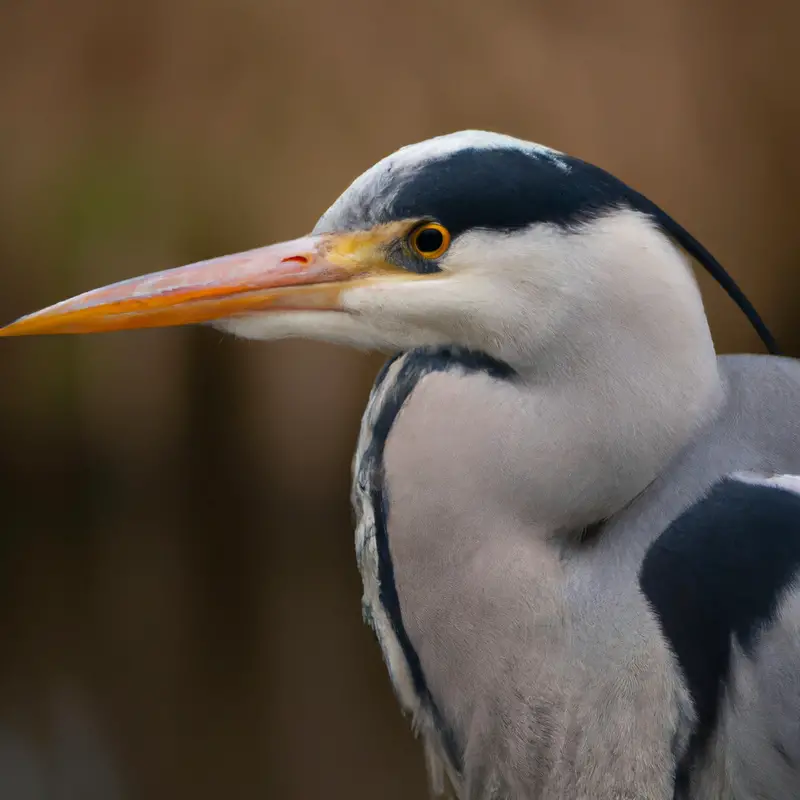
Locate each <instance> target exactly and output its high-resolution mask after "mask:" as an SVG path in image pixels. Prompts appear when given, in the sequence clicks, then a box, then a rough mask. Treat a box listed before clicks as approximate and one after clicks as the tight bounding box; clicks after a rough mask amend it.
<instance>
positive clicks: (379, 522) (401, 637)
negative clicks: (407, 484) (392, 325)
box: [357, 347, 514, 769]
mask: <svg viewBox="0 0 800 800" xmlns="http://www.w3.org/2000/svg"><path fill="white" fill-rule="evenodd" d="M398 358H403V362H402V364H401V366H400V368H399V370H398V372H397V374H396V375H395V376H394V382H393V384H392V386H391V387H390V388H389V391H388V393H387V394H386V395H385V396H384V397H383V402H382V404H381V406H380V408H379V409H378V414H377V418H376V419H375V423H374V425H373V428H372V437H371V440H370V443H369V446H368V447H367V449H366V451H365V453H364V456H363V458H362V460H361V464H360V467H359V473H360V474H359V476H357V480H358V481H359V482H360V483H361V485H362V486H368V487H369V496H370V504H371V505H372V508H373V509H374V511H375V545H376V549H377V553H378V584H379V598H380V603H381V605H382V606H383V608H384V609H385V610H386V614H387V616H388V617H389V620H390V622H391V625H392V629H393V630H394V634H395V636H396V637H397V641H398V642H399V643H400V647H401V648H402V650H403V655H404V656H405V659H406V662H407V663H408V666H409V670H410V672H411V679H412V681H413V683H414V690H415V692H416V693H417V696H418V697H419V698H420V699H421V702H422V703H423V705H424V706H425V707H426V708H428V709H429V711H430V713H431V715H432V717H433V720H434V722H435V724H436V727H437V729H438V730H439V732H440V734H441V736H442V741H443V744H444V746H445V748H446V750H447V756H448V758H449V759H450V760H451V762H452V763H453V765H454V766H455V767H456V768H457V769H460V764H461V761H462V759H461V755H460V748H459V747H458V746H457V744H456V742H455V740H454V737H453V735H452V732H451V731H450V728H449V726H448V725H447V724H446V722H445V720H444V717H443V716H442V714H441V712H440V710H439V708H438V707H437V705H436V702H435V701H434V699H433V697H432V696H431V693H430V690H429V688H428V684H427V681H426V680H425V674H424V672H423V670H422V664H421V663H420V660H419V656H418V655H417V652H416V650H414V646H413V645H412V644H411V640H410V639H409V637H408V633H407V631H406V629H405V625H404V624H403V615H402V612H401V609H400V599H399V597H398V594H397V585H396V583H395V579H394V565H393V563H392V554H391V548H390V547H389V531H388V517H389V497H388V493H387V489H386V480H385V474H384V461H383V456H384V451H385V449H386V441H387V439H388V437H389V433H390V432H391V429H392V425H393V424H394V421H395V419H396V418H397V415H398V414H399V413H400V410H401V409H402V407H403V405H404V404H405V402H406V400H408V398H409V397H410V396H411V393H412V391H413V390H414V387H415V386H416V385H417V384H418V383H419V381H420V380H421V379H422V378H423V377H425V375H429V374H431V373H432V372H443V371H446V370H450V369H463V370H466V371H469V372H485V373H487V374H489V375H491V376H493V377H495V378H498V379H510V378H512V377H513V375H514V371H513V370H512V369H511V367H509V366H508V365H506V364H504V363H502V362H500V361H496V360H495V359H493V358H491V357H490V356H486V355H484V354H482V353H475V352H472V351H467V350H462V349H459V348H451V347H447V348H430V349H428V348H425V349H419V350H413V351H411V352H409V353H405V354H401V355H400V356H395V357H394V358H392V359H391V360H390V361H389V362H388V363H387V364H386V365H385V366H384V368H383V369H382V370H381V371H380V373H379V374H378V377H377V379H376V381H375V389H377V388H378V387H380V386H381V385H383V384H384V383H385V382H386V380H387V377H388V371H389V366H390V365H391V364H392V363H394V362H395V361H396V360H397V359H398ZM373 391H375V390H373Z"/></svg>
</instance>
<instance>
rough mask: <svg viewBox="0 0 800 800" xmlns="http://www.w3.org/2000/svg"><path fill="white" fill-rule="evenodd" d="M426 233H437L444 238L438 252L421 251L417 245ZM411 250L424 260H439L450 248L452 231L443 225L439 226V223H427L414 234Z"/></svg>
mask: <svg viewBox="0 0 800 800" xmlns="http://www.w3.org/2000/svg"><path fill="white" fill-rule="evenodd" d="M426 231H437V232H438V233H440V234H441V236H442V243H441V244H440V245H439V247H437V248H436V250H421V249H420V247H419V245H418V244H417V243H418V241H419V237H420V236H421V235H422V234H423V233H425V232H426ZM410 243H411V249H412V250H413V251H414V252H415V253H416V254H417V255H418V256H421V257H422V258H427V259H434V258H439V256H440V255H442V254H443V253H444V252H445V251H446V250H447V248H448V247H450V231H448V230H447V228H445V227H444V226H443V225H439V223H438V222H426V223H425V224H424V225H420V226H419V228H417V229H416V230H415V231H414V232H413V233H412V234H411V239H410Z"/></svg>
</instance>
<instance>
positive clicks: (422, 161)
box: [314, 130, 571, 233]
mask: <svg viewBox="0 0 800 800" xmlns="http://www.w3.org/2000/svg"><path fill="white" fill-rule="evenodd" d="M503 149H505V150H508V149H516V150H521V151H522V152H525V153H529V154H530V155H532V156H535V157H537V158H543V159H546V160H547V161H549V162H550V163H551V164H553V166H555V167H557V168H558V169H560V170H561V171H562V172H564V173H568V172H569V171H570V169H571V167H570V164H569V161H568V159H567V158H566V157H565V155H564V154H563V153H560V152H559V151H558V150H553V149H551V148H549V147H545V146H544V145H542V144H536V143H535V142H526V141H525V140H524V139H517V138H516V137H514V136H506V135H505V134H502V133H492V132H491V131H472V130H469V131H458V132H456V133H447V134H444V135H443V136H436V137H434V138H433V139H426V140H425V141H423V142H417V143H416V144H409V145H406V146H405V147H401V148H400V149H399V150H397V151H396V152H394V153H392V154H391V155H388V156H386V157H385V158H382V159H381V160H380V161H378V163H377V164H375V165H374V166H372V167H370V168H369V169H368V170H367V171H366V172H364V173H363V174H362V175H359V177H357V178H356V179H355V180H354V181H353V182H352V183H351V184H350V186H348V187H347V189H346V190H345V191H344V192H343V193H342V194H341V195H340V196H339V198H338V199H337V200H336V201H335V202H334V203H333V205H332V206H331V207H330V208H329V209H328V210H327V211H326V212H325V213H324V214H323V215H322V217H321V218H320V220H319V222H317V225H316V227H315V228H314V232H315V233H324V232H327V231H331V230H335V229H336V228H337V227H346V226H347V224H348V222H351V221H353V220H355V219H358V220H360V221H361V222H363V223H365V224H368V223H371V222H373V223H374V222H375V221H376V220H377V219H378V218H379V217H380V214H381V210H382V208H383V207H385V206H386V205H388V204H390V203H391V200H392V196H393V194H394V192H395V191H396V190H397V188H398V187H399V186H400V185H401V184H402V182H403V181H405V180H407V179H409V178H411V177H412V176H413V175H414V174H415V173H416V172H417V171H418V170H421V169H422V168H424V167H425V166H426V165H427V164H430V163H432V162H435V161H440V160H442V159H445V158H447V157H448V156H452V155H455V154H456V153H458V152H460V151H462V150H503Z"/></svg>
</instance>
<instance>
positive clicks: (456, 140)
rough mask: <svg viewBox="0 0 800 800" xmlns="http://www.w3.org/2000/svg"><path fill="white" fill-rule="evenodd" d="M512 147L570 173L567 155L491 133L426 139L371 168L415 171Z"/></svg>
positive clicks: (452, 134) (475, 132)
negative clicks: (464, 153) (464, 154)
mask: <svg viewBox="0 0 800 800" xmlns="http://www.w3.org/2000/svg"><path fill="white" fill-rule="evenodd" d="M510 148H515V149H517V150H522V151H524V152H526V153H531V154H532V155H537V156H540V157H542V158H546V159H548V160H549V161H552V163H553V164H555V165H556V166H557V167H559V168H560V169H561V170H563V171H564V172H569V164H568V163H567V161H566V160H565V158H564V154H563V153H560V152H559V151H558V150H553V149H552V148H550V147H545V146H544V145H543V144H536V142H526V141H525V140H524V139H517V138H516V137H514V136H506V135H505V134H503V133H492V132H491V131H457V132H456V133H447V134H444V135H443V136H435V137H434V138H433V139H426V140H425V141H424V142H417V143H416V144H409V145H406V146H405V147H401V148H400V149H399V150H398V151H397V152H395V153H392V154H391V155H390V156H387V157H386V158H384V159H383V160H381V161H379V162H378V163H377V164H376V165H375V166H374V167H372V169H373V170H374V169H379V168H382V169H386V168H393V169H403V168H412V169H413V168H414V167H418V166H422V165H423V164H425V163H427V162H428V161H436V160H437V159H440V158H445V157H447V156H450V155H453V154H454V153H457V152H459V151H460V150H497V149H510ZM369 171H371V170H369Z"/></svg>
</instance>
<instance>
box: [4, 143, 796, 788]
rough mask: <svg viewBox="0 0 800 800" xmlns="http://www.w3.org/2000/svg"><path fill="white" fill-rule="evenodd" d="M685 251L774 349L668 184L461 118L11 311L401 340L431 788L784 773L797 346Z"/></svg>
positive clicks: (790, 773) (365, 484) (393, 347)
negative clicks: (780, 346) (667, 202)
mask: <svg viewBox="0 0 800 800" xmlns="http://www.w3.org/2000/svg"><path fill="white" fill-rule="evenodd" d="M426 226H428V227H429V228H430V230H432V231H433V233H432V234H431V235H430V236H429V237H428V241H429V244H428V245H427V249H426V248H421V247H417V246H416V242H417V241H418V239H417V237H418V235H419V233H420V232H421V231H422V230H423V229H426ZM431 226H432V227H431ZM440 245H441V247H440ZM686 253H688V254H689V255H691V256H693V257H695V258H697V259H698V260H699V261H700V262H701V263H702V264H703V266H704V267H705V268H707V269H708V270H709V271H710V272H711V274H712V275H714V277H716V278H717V280H718V281H719V282H720V283H721V284H722V286H723V287H724V288H725V289H726V291H728V293H729V294H730V295H731V297H732V298H733V299H734V300H735V302H736V303H737V304H738V305H739V307H740V308H741V309H742V310H743V312H744V313H745V314H746V315H747V317H748V318H749V319H750V321H751V323H752V324H753V325H754V327H755V328H756V329H757V330H758V332H759V334H760V335H761V337H762V339H763V340H764V342H765V344H766V345H767V347H768V349H770V350H773V351H774V350H775V349H776V347H775V343H774V340H773V339H772V337H771V335H770V333H769V331H768V330H767V328H766V326H765V325H764V323H763V322H762V321H761V319H760V318H759V316H758V315H757V313H756V312H755V310H754V309H753V307H752V305H751V304H750V303H749V301H748V300H747V298H746V297H745V296H744V294H743V293H742V292H741V290H740V289H739V288H738V286H736V284H735V283H734V282H733V281H732V279H731V278H730V276H729V275H728V274H727V273H726V272H725V271H724V270H723V269H722V267H721V266H720V265H719V264H718V263H717V262H716V261H715V260H714V259H713V257H712V256H711V255H710V254H709V253H708V251H707V250H705V248H703V247H702V245H700V244H699V243H698V242H697V241H696V240H695V239H694V238H693V237H691V236H690V235H689V234H688V233H687V232H686V231H685V230H684V229H683V228H682V227H681V226H680V225H678V223H677V222H675V221H674V220H672V219H671V218H670V217H669V216H668V215H667V214H665V213H664V212H663V211H662V210H661V209H660V208H658V207H657V206H656V205H655V204H653V203H652V202H651V201H649V200H648V199H647V198H645V197H644V196H643V195H641V194H639V193H638V192H636V191H634V190H633V189H631V188H630V187H627V186H626V185H625V184H623V183H622V182H620V181H618V180H617V179H616V178H614V177H613V176H611V175H609V174H608V173H606V172H604V171H603V170H600V169H599V168H597V167H594V166H592V165H589V164H586V163H585V162H583V161H580V160H579V159H576V158H574V157H571V156H567V155H565V154H562V153H558V152H556V151H554V150H550V149H548V148H545V147H542V146H540V145H535V144H532V143H528V142H521V141H519V140H516V139H513V138H511V137H506V136H500V135H498V134H490V133H483V132H476V131H467V132H462V133H458V134H452V135H449V136H444V137H438V138H436V139H433V140H429V141H427V142H422V143H419V144H417V145H412V146H410V147H406V148H403V149H401V150H400V151H398V152H397V153H395V154H392V155H391V156H389V157H387V158H386V159H384V160H382V161H381V162H379V163H378V164H376V165H375V166H374V167H372V168H371V169H369V170H367V172H365V173H364V174H363V175H362V176H360V177H359V178H357V179H356V180H355V181H354V182H353V184H352V185H351V186H350V187H349V188H348V189H347V190H346V191H345V192H344V193H343V194H342V196H341V197H340V198H339V199H338V200H336V202H335V203H334V204H333V205H332V206H331V208H330V209H329V210H328V211H327V212H326V213H325V214H323V216H322V217H321V219H320V221H319V222H318V223H317V226H316V228H315V229H314V232H313V234H312V236H310V237H307V238H304V239H301V240H297V241H295V242H290V243H283V244H281V245H276V246H273V247H270V248H264V249H259V250H256V251H251V252H250V253H245V254H239V255H235V256H229V257H226V258H224V259H220V260H214V261H210V262H204V263H202V264H200V265H190V266H189V267H183V268H179V269H178V270H175V271H167V272H163V273H158V274H156V275H155V276H146V277H145V278H142V279H133V280H132V281H131V282H128V283H124V284H119V285H116V286H113V287H110V288H108V287H107V288H104V289H100V290H95V291H93V292H90V293H87V294H86V295H82V296H79V297H78V298H73V299H72V300H69V301H65V303H63V304H59V305H58V306H54V307H51V308H50V309H45V310H44V311H41V312H37V313H36V314H33V315H29V316H28V317H25V318H23V319H22V320H20V321H18V322H17V323H14V324H13V325H11V326H9V327H8V328H6V329H2V330H0V335H16V334H20V335H21V334H25V333H57V332H84V331H91V330H100V329H114V328H121V327H138V326H143V325H153V324H180V323H185V322H209V323H211V324H214V325H216V326H218V327H220V328H222V329H224V330H227V331H230V332H232V333H235V334H237V335H240V336H246V337H250V338H260V339H273V338H280V337H284V336H306V337H311V338H318V339H327V340H331V341H337V342H342V343H345V344H349V345H355V346H358V347H368V348H375V349H380V350H385V351H387V352H390V353H392V354H393V355H392V358H391V360H390V361H389V362H388V363H387V365H386V366H385V368H384V369H383V370H382V372H381V374H380V375H379V376H378V378H377V380H376V382H375V385H374V388H373V391H372V393H371V396H370V398H369V401H368V404H367V409H366V412H365V414H364V418H363V422H362V427H361V432H360V435H359V441H358V444H357V448H356V455H355V460H354V466H353V505H354V508H355V512H356V556H357V561H358V566H359V569H360V571H361V574H362V578H363V583H364V597H363V610H364V616H365V618H366V620H367V621H368V622H369V623H370V624H371V626H372V628H373V629H374V631H375V633H376V636H377V639H378V642H379V644H380V647H381V649H382V652H383V655H384V659H385V661H386V664H387V667H388V671H389V674H390V678H391V681H392V684H393V686H394V688H395V691H396V693H397V696H398V699H399V701H400V704H401V706H402V707H403V709H404V710H405V711H406V712H407V713H408V714H409V715H410V716H411V718H412V721H413V724H414V726H415V728H416V729H417V730H418V732H419V733H420V735H421V737H422V738H423V740H424V742H425V746H426V750H427V753H428V757H429V764H430V766H431V776H432V781H433V783H434V788H440V787H441V783H442V778H443V776H444V775H446V776H447V778H448V780H449V782H450V783H451V785H452V787H453V789H454V792H455V794H456V795H457V796H458V797H459V798H462V800H489V799H490V798H493V799H495V798H496V799H497V800H556V799H558V800H563V799H565V798H567V799H569V798H574V799H575V800H578V798H580V799H581V800H584V799H585V800H588V799H589V798H591V800H612V798H613V799H615V800H620V799H621V798H631V800H632V799H633V798H636V799H637V800H639V799H640V798H647V799H648V800H651V799H652V800H669V799H670V798H672V799H673V800H705V798H721V799H722V800H756V798H758V799H759V800H789V798H796V797H798V796H800V744H799V743H800V677H798V676H800V590H798V588H797V587H798V583H797V580H798V570H799V569H800V477H796V476H798V475H800V414H799V413H798V412H797V410H796V409H797V406H798V402H797V401H798V397H800V364H799V363H798V362H796V361H794V360H792V359H788V358H781V357H778V356H728V357H721V358H720V357H718V356H717V354H716V352H715V350H714V345H713V342H712V339H711V334H710V331H709V328H708V322H707V319H706V315H705V312H704V309H703V304H702V299H701V297H700V293H699V291H698V289H697V286H696V283H695V281H694V277H693V274H692V272H691V269H690V267H689V264H688V261H687V259H686Z"/></svg>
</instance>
